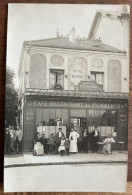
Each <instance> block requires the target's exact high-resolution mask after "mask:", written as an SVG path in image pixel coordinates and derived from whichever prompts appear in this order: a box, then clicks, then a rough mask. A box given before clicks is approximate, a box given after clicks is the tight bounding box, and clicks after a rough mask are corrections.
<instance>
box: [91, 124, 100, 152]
mask: <svg viewBox="0 0 132 195" xmlns="http://www.w3.org/2000/svg"><path fill="white" fill-rule="evenodd" d="M98 141H99V131H98V127H97V126H96V127H95V130H94V131H93V132H92V142H93V143H92V152H93V153H94V152H97V150H98V146H97V142H98Z"/></svg>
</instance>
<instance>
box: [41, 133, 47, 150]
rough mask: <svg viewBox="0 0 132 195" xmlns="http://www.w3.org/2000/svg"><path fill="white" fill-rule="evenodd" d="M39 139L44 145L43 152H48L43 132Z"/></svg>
mask: <svg viewBox="0 0 132 195" xmlns="http://www.w3.org/2000/svg"><path fill="white" fill-rule="evenodd" d="M40 141H41V144H42V145H43V147H44V153H48V145H47V142H48V140H47V139H46V137H45V134H42V137H41V138H40Z"/></svg>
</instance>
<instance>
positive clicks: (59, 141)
mask: <svg viewBox="0 0 132 195" xmlns="http://www.w3.org/2000/svg"><path fill="white" fill-rule="evenodd" d="M58 130H59V132H57V134H56V146H57V153H58V147H59V146H60V144H61V138H62V136H64V133H63V132H62V128H61V127H59V129H58Z"/></svg>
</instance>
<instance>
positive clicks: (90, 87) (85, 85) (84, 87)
mask: <svg viewBox="0 0 132 195" xmlns="http://www.w3.org/2000/svg"><path fill="white" fill-rule="evenodd" d="M78 90H79V91H97V92H99V91H102V89H101V87H100V86H99V85H98V84H97V83H96V82H95V81H81V82H80V83H79V84H78Z"/></svg>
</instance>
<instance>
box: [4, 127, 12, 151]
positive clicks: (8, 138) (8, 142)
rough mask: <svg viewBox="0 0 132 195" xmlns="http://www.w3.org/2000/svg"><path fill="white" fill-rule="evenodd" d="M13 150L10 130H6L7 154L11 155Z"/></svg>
mask: <svg viewBox="0 0 132 195" xmlns="http://www.w3.org/2000/svg"><path fill="white" fill-rule="evenodd" d="M10 149H11V135H10V132H9V128H6V132H5V153H6V154H10Z"/></svg>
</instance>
